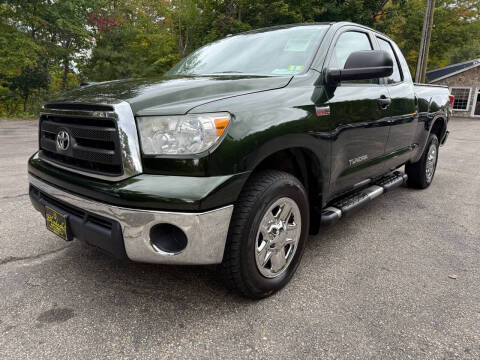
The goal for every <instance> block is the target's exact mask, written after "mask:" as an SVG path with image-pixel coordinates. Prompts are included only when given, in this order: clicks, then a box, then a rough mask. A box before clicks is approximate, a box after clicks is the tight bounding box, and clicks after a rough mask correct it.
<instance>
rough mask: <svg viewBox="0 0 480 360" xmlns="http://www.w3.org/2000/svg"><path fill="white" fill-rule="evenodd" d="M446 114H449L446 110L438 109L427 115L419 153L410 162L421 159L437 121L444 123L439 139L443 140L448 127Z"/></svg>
mask: <svg viewBox="0 0 480 360" xmlns="http://www.w3.org/2000/svg"><path fill="white" fill-rule="evenodd" d="M446 116H447V115H446V113H445V112H444V111H438V112H435V113H433V114H431V113H430V114H428V115H427V119H426V120H425V124H424V129H425V131H424V132H423V134H422V136H421V138H420V140H421V142H419V144H418V150H417V153H416V155H415V156H414V157H413V158H412V159H411V160H410V162H412V163H414V162H417V161H418V160H420V158H421V157H422V154H423V152H424V151H425V147H426V146H427V141H428V138H429V137H430V134H431V132H432V129H433V128H434V126H435V124H436V123H437V122H441V123H442V133H441V136H440V139H438V140H439V141H440V142H441V141H442V138H443V137H444V135H445V132H446V129H447V120H446Z"/></svg>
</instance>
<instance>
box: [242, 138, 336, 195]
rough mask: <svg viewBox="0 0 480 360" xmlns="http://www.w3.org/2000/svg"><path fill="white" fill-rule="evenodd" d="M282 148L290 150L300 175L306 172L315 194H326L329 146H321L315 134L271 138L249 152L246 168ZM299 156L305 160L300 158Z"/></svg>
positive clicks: (328, 179)
mask: <svg viewBox="0 0 480 360" xmlns="http://www.w3.org/2000/svg"><path fill="white" fill-rule="evenodd" d="M284 150H292V155H293V156H294V157H295V159H296V160H297V162H298V166H299V169H300V171H301V172H302V175H304V174H303V172H304V171H305V172H307V176H306V181H307V184H308V185H307V186H312V187H313V188H316V189H318V190H319V192H320V194H315V195H316V196H320V197H321V198H322V199H324V198H325V196H323V195H325V194H327V191H328V187H329V184H330V161H331V151H330V146H322V145H321V142H319V141H318V139H316V137H315V136H312V135H308V134H289V135H283V136H279V137H276V138H273V139H271V140H270V141H268V142H266V143H264V144H263V145H261V146H260V147H259V148H258V149H257V151H255V152H253V153H251V154H249V158H248V159H247V163H248V164H249V169H248V170H249V171H253V170H254V169H255V168H256V167H257V166H259V165H260V164H261V163H262V162H263V161H264V160H265V159H267V158H268V157H270V156H272V155H273V154H275V153H278V152H280V151H284ZM300 157H303V159H304V160H305V161H303V160H300V159H299V158H300ZM302 163H303V164H302Z"/></svg>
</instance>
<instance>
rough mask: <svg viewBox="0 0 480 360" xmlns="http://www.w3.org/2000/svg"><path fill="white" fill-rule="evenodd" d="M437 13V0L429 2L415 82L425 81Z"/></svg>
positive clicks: (428, 0) (429, 0) (424, 20)
mask: <svg viewBox="0 0 480 360" xmlns="http://www.w3.org/2000/svg"><path fill="white" fill-rule="evenodd" d="M434 12H435V0H427V9H426V11H425V17H424V19H423V28H422V39H421V40H420V50H419V51H418V61H417V71H416V73H415V82H418V83H422V82H424V81H425V74H426V72H427V62H428V49H429V47H430V39H431V37H432V27H433V13H434Z"/></svg>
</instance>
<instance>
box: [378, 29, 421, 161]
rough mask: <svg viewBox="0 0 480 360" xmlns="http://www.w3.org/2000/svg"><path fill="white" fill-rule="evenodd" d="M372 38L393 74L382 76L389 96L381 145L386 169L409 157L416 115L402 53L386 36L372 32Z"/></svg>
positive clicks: (416, 120) (415, 127)
mask: <svg viewBox="0 0 480 360" xmlns="http://www.w3.org/2000/svg"><path fill="white" fill-rule="evenodd" d="M376 39H377V42H378V46H379V49H380V50H384V51H386V52H388V53H389V54H390V56H391V57H392V59H393V74H392V75H390V76H389V77H387V78H384V79H382V82H383V83H384V86H385V87H386V88H387V90H388V93H389V97H390V99H391V104H390V106H389V107H388V115H389V117H390V131H389V135H388V141H387V144H386V147H385V155H386V156H387V158H388V160H387V161H386V166H387V169H386V170H388V169H389V168H391V169H394V168H396V167H397V166H400V165H401V164H403V163H404V162H405V161H407V160H408V159H409V158H410V157H411V153H410V152H411V151H412V150H413V141H414V136H415V131H416V129H417V123H418V115H417V113H416V100H415V92H414V88H413V83H412V79H411V77H410V71H409V70H408V66H407V64H406V62H405V59H404V58H403V55H402V54H401V52H400V50H399V49H398V47H397V46H396V45H395V44H394V43H393V42H392V41H391V40H390V39H388V38H386V37H382V36H379V35H376ZM402 61H403V65H404V66H402Z"/></svg>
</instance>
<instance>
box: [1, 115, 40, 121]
mask: <svg viewBox="0 0 480 360" xmlns="http://www.w3.org/2000/svg"><path fill="white" fill-rule="evenodd" d="M22 120H38V116H35V115H31V116H12V117H10V116H0V121H22Z"/></svg>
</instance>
